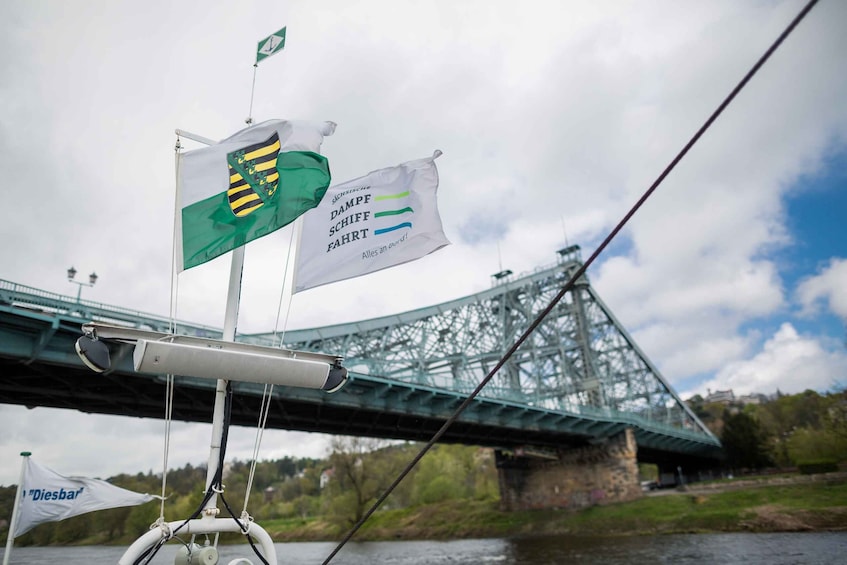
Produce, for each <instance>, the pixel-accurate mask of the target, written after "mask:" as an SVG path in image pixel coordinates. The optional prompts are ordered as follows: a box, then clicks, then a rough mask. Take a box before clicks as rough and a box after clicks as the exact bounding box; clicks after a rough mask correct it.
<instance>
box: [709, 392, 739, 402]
mask: <svg viewBox="0 0 847 565" xmlns="http://www.w3.org/2000/svg"><path fill="white" fill-rule="evenodd" d="M706 390H707V391H708V394H707V395H706V402H714V403H716V404H729V403H731V402H735V394H733V392H732V389H729V390H716V391H715V392H712V389H706Z"/></svg>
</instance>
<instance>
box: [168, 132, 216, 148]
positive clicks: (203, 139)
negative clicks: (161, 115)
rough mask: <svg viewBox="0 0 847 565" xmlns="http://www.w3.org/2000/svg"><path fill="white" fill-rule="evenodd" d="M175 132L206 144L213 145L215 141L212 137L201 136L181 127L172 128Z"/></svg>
mask: <svg viewBox="0 0 847 565" xmlns="http://www.w3.org/2000/svg"><path fill="white" fill-rule="evenodd" d="M174 131H175V133H176V134H177V135H178V136H180V137H187V138H188V139H190V140H192V141H196V142H198V143H205V144H206V145H214V144H216V143H217V141H215V140H214V139H209V138H208V137H203V136H202V135H197V134H196V133H191V132H190V131H185V130H182V129H177V130H174Z"/></svg>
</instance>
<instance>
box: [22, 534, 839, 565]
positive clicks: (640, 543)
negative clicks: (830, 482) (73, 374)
mask: <svg viewBox="0 0 847 565" xmlns="http://www.w3.org/2000/svg"><path fill="white" fill-rule="evenodd" d="M335 545H336V544H334V543H329V542H311V543H280V544H277V545H276V547H277V554H278V557H279V564H280V565H289V564H290V565H309V564H313V563H314V564H320V563H322V562H323V561H324V559H326V557H327V556H328V555H329V554H330V553H331V552H332V550H333V549H334V548H335ZM124 549H125V548H122V547H101V546H88V547H16V548H14V549H13V550H12V554H11V561H10V565H48V564H49V565H54V564H56V563H62V564H63V565H90V564H99V563H117V561H118V559H119V558H120V556H121V555H122V554H123V551H124ZM175 552H176V546H175V545H168V546H166V547H165V548H164V549H162V551H161V552H160V553H159V555H157V556H156V558H155V559H154V560H153V561H152V563H154V564H156V565H171V564H172V563H173V557H174V554H175ZM845 556H847V533H778V534H774V533H768V534H746V533H744V534H686V535H667V536H632V537H615V538H608V537H606V538H599V537H598V538H591V537H561V536H560V537H551V536H545V537H535V538H516V539H480V540H457V541H443V542H441V541H393V542H349V543H348V544H347V545H345V546H344V548H342V550H341V551H340V552H339V553H338V554H337V555H336V556H335V558H334V559H333V560H332V561H331V563H337V564H339V565H342V564H344V565H382V564H389V565H444V564H449V565H479V564H483V565H484V564H496V565H559V564H572V563H577V564H580V563H586V564H587V563H591V564H595V563H602V564H603V565H629V564H642V563H650V564H653V563H673V564H676V563H691V564H697V565H701V564H712V563H720V564H729V563H733V564H734V563H744V564H748V565H832V564H833V563H845V562H847V559H845ZM236 557H246V558H248V559H250V560H251V561H252V562H253V563H254V564H255V565H258V564H259V563H261V562H260V561H259V560H258V559H257V558H256V557H255V555H253V554H252V551H251V550H250V548H249V546H248V545H235V546H223V547H221V548H220V561H219V563H220V565H226V564H228V563H229V562H230V561H231V560H233V559H235V558H236Z"/></svg>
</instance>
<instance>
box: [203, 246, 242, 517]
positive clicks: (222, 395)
mask: <svg viewBox="0 0 847 565" xmlns="http://www.w3.org/2000/svg"><path fill="white" fill-rule="evenodd" d="M245 247H246V246H244V245H242V246H241V247H236V248H235V249H234V250H233V251H232V263H231V266H230V270H229V289H228V290H227V296H226V314H225V315H224V330H223V340H224V341H235V328H236V326H237V322H238V305H239V303H240V301H241V275H242V273H243V272H244V248H245ZM226 388H227V381H226V380H225V379H218V383H217V386H216V387H215V407H214V411H213V416H212V441H211V444H210V445H209V465H208V467H207V468H206V492H207V493H208V492H209V489H211V488H212V486H213V485H212V482H213V481H214V480H215V475H216V474H217V470H218V465H219V464H220V453H221V447H222V445H221V444H222V443H223V434H224V418H225V416H226V415H225V409H226ZM221 472H223V470H221ZM217 503H218V495H217V492H215V493H213V494H212V496H210V497H209V500H208V501H207V502H206V505H205V506H204V507H203V515H204V516H209V517H212V518H214V517H215V515H217V513H218V508H217Z"/></svg>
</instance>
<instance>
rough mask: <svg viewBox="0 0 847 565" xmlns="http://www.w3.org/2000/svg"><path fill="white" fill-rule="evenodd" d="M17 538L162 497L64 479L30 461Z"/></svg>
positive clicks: (84, 481) (97, 480)
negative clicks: (79, 517) (36, 529)
mask: <svg viewBox="0 0 847 565" xmlns="http://www.w3.org/2000/svg"><path fill="white" fill-rule="evenodd" d="M20 496H21V500H20V507H19V509H18V523H17V525H16V526H15V529H14V532H15V534H14V535H15V537H17V536H20V535H23V534H25V533H26V532H28V531H29V530H31V529H32V528H34V527H35V526H37V525H39V524H43V523H45V522H56V521H58V520H64V519H65V518H70V517H71V516H77V515H79V514H85V513H86V512H93V511H94V510H105V509H107V508H117V507H119V506H136V505H138V504H143V503H145V502H149V501H151V500H154V499H156V498H161V497H158V496H153V495H151V494H141V493H138V492H133V491H131V490H127V489H123V488H120V487H116V486H115V485H113V484H110V483H107V482H106V481H101V480H99V479H83V478H79V477H64V476H62V475H60V474H59V473H56V472H55V471H52V470H50V469H48V468H47V467H43V466H41V465H39V464H38V463H36V462H35V461H33V460H32V459H31V458H27V460H26V467H25V470H24V480H23V483H22V485H21V494H20Z"/></svg>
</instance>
